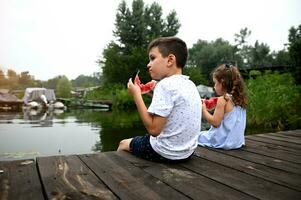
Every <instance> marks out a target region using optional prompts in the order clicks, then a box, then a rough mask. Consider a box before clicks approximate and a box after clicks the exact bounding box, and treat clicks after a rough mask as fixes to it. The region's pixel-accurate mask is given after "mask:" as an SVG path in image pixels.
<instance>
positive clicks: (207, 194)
mask: <svg viewBox="0 0 301 200" xmlns="http://www.w3.org/2000/svg"><path fill="white" fill-rule="evenodd" d="M117 155H118V156H121V157H122V158H124V159H126V160H128V161H129V162H131V163H132V164H133V165H135V166H137V167H139V168H141V169H143V170H144V171H145V172H146V173H149V174H151V175H152V176H154V177H156V178H158V179H160V181H162V182H164V183H166V184H168V185H169V186H171V187H172V188H174V189H175V190H177V191H180V192H182V193H184V194H186V195H187V196H188V197H190V198H192V199H225V200H226V199H254V197H251V196H249V195H246V194H245V193H243V192H239V191H237V190H234V189H233V188H231V187H228V186H226V185H224V184H222V183H219V182H216V181H213V180H211V179H210V178H207V177H204V176H202V175H199V174H197V173H195V172H192V171H190V170H187V169H186V168H184V167H182V166H180V165H177V164H173V165H172V164H171V165H165V164H158V163H153V162H150V161H147V160H143V159H139V158H137V157H136V156H133V155H131V154H130V153H127V152H118V153H117ZM192 159H194V158H192Z"/></svg>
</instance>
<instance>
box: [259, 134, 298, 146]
mask: <svg viewBox="0 0 301 200" xmlns="http://www.w3.org/2000/svg"><path fill="white" fill-rule="evenodd" d="M256 136H258V137H265V138H270V139H273V140H278V141H284V142H290V143H293V144H298V145H300V144H301V140H300V139H299V140H298V139H297V138H288V137H286V138H283V137H279V136H274V135H271V134H258V135H256Z"/></svg>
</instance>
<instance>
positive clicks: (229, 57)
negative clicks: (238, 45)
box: [188, 38, 240, 84]
mask: <svg viewBox="0 0 301 200" xmlns="http://www.w3.org/2000/svg"><path fill="white" fill-rule="evenodd" d="M188 59H189V60H188V65H189V66H196V67H198V68H199V69H200V70H201V73H202V74H203V76H204V78H205V80H207V81H206V82H205V83H202V84H211V83H212V80H211V79H212V77H211V75H210V73H211V72H212V70H213V69H214V68H215V67H216V66H217V65H219V64H222V63H233V62H240V61H239V60H240V58H239V57H238V56H237V55H236V54H235V48H234V47H233V46H232V45H231V44H230V43H229V42H228V41H225V40H223V39H221V38H218V39H216V40H215V41H211V42H207V41H206V40H199V41H198V42H197V43H196V44H193V46H192V48H191V49H189V58H188ZM233 64H234V63H233Z"/></svg>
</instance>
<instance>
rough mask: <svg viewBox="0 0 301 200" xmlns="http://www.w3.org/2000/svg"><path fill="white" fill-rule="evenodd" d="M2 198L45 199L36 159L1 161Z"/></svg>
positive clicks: (0, 185) (0, 191) (14, 199)
mask: <svg viewBox="0 0 301 200" xmlns="http://www.w3.org/2000/svg"><path fill="white" fill-rule="evenodd" d="M0 170H2V171H1V173H0V199H1V200H2V199H3V200H5V199H8V200H9V199H11V200H18V199H20V200H23V199H33V200H34V199H44V196H43V192H42V186H41V183H40V180H39V176H38V173H37V169H36V163H35V161H34V160H17V161H2V162H0Z"/></svg>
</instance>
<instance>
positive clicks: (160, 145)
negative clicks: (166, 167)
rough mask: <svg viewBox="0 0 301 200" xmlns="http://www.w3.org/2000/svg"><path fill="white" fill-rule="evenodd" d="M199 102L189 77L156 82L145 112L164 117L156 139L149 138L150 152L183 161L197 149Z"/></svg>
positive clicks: (176, 77)
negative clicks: (165, 119) (164, 122)
mask: <svg viewBox="0 0 301 200" xmlns="http://www.w3.org/2000/svg"><path fill="white" fill-rule="evenodd" d="M201 109H202V107H201V99H200V95H199V93H198V90H197V88H196V86H195V84H194V83H193V82H192V81H190V80H189V77H188V76H184V75H173V76H170V77H167V78H164V79H162V80H161V81H159V82H158V83H157V85H156V87H155V89H154V95H153V99H152V103H151V105H150V106H149V108H148V112H149V113H152V114H156V115H159V116H161V117H166V118H167V122H166V124H165V125H164V127H163V129H162V131H161V133H160V134H159V135H158V136H157V137H153V136H151V137H150V144H151V145H152V148H153V149H154V150H155V151H156V152H157V153H158V154H160V155H161V156H163V157H165V158H168V159H172V160H178V159H185V158H187V157H189V156H190V155H191V154H192V153H193V152H194V149H195V148H196V147H197V145H198V143H197V138H198V133H199V131H200V129H201V113H202V110H201Z"/></svg>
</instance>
